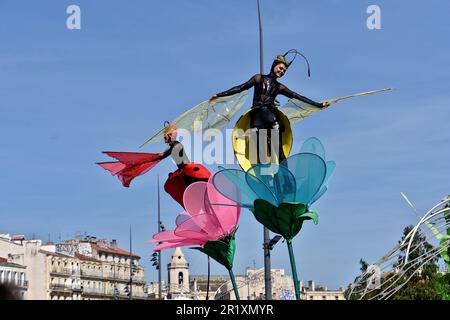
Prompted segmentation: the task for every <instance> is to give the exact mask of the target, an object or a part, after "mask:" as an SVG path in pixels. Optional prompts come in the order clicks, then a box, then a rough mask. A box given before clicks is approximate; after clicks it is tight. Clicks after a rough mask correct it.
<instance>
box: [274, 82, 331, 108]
mask: <svg viewBox="0 0 450 320" xmlns="http://www.w3.org/2000/svg"><path fill="white" fill-rule="evenodd" d="M280 94H282V95H283V96H286V97H288V98H289V99H297V100H300V101H303V102H305V103H308V104H311V105H313V106H316V107H319V108H324V107H328V105H326V104H325V103H321V102H316V101H313V100H311V99H308V98H306V97H304V96H302V95H299V94H298V93H296V92H294V91H291V90H289V89H288V88H287V87H286V86H285V85H280Z"/></svg>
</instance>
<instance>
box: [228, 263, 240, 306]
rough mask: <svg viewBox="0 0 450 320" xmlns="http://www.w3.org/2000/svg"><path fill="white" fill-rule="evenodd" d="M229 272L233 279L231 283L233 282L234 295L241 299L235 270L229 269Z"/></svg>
mask: <svg viewBox="0 0 450 320" xmlns="http://www.w3.org/2000/svg"><path fill="white" fill-rule="evenodd" d="M228 272H229V273H230V279H231V283H232V284H233V290H234V295H235V297H236V300H240V298H239V292H238V289H237V285H236V280H235V279H234V273H233V270H231V269H230V270H228Z"/></svg>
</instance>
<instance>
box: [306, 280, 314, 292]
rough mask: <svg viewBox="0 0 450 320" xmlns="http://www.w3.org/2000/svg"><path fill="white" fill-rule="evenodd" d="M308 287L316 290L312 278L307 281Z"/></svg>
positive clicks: (310, 289)
mask: <svg viewBox="0 0 450 320" xmlns="http://www.w3.org/2000/svg"><path fill="white" fill-rule="evenodd" d="M308 289H309V291H316V285H315V284H314V281H313V280H309V281H308Z"/></svg>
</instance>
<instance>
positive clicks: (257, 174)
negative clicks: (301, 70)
mask: <svg viewBox="0 0 450 320" xmlns="http://www.w3.org/2000/svg"><path fill="white" fill-rule="evenodd" d="M335 168H336V164H335V162H334V161H326V157H325V149H324V147H323V145H322V143H321V142H320V141H319V140H318V139H317V138H310V139H308V140H307V141H306V142H305V143H304V144H303V146H302V148H301V151H300V153H298V154H296V155H293V156H291V157H289V158H287V159H286V160H285V161H283V162H282V163H281V164H280V165H275V164H271V165H269V164H258V165H256V166H253V167H252V168H250V169H249V170H248V171H247V172H244V171H242V170H235V169H222V170H220V171H219V172H217V173H216V174H215V175H214V176H213V179H212V180H213V184H214V186H215V187H216V189H217V190H218V191H219V192H220V193H222V195H224V196H225V197H226V198H227V199H229V200H232V201H235V202H236V203H238V204H239V205H240V206H241V207H245V208H248V209H250V210H251V211H252V212H253V214H254V215H255V218H256V219H257V220H258V221H259V222H260V223H262V224H263V225H264V226H265V227H267V228H268V229H269V230H271V231H272V232H274V233H277V234H280V235H281V236H283V237H284V238H285V239H286V242H287V245H288V250H289V257H290V260H291V267H292V274H293V278H294V285H295V292H296V296H297V299H299V297H300V290H299V287H298V279H297V272H296V267H295V259H294V254H293V249H292V240H293V238H294V237H295V236H296V235H297V234H298V233H299V232H300V230H301V228H302V225H303V222H304V221H305V220H313V222H314V223H315V224H317V223H318V215H317V213H316V212H314V211H310V206H311V205H312V204H313V203H314V202H315V201H317V200H318V199H319V198H320V197H321V196H322V195H323V194H324V193H325V192H326V190H327V186H328V181H329V179H330V178H331V176H332V174H333V172H334V170H335Z"/></svg>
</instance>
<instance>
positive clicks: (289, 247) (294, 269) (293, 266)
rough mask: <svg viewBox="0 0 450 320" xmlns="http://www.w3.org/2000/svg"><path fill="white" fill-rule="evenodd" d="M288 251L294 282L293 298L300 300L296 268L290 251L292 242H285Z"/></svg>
mask: <svg viewBox="0 0 450 320" xmlns="http://www.w3.org/2000/svg"><path fill="white" fill-rule="evenodd" d="M286 243H287V246H288V250H289V259H290V260H291V269H292V278H293V280H294V288H295V297H296V298H297V300H300V287H299V285H298V277H297V267H296V266H295V259H294V250H293V249H292V240H287V241H286Z"/></svg>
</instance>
